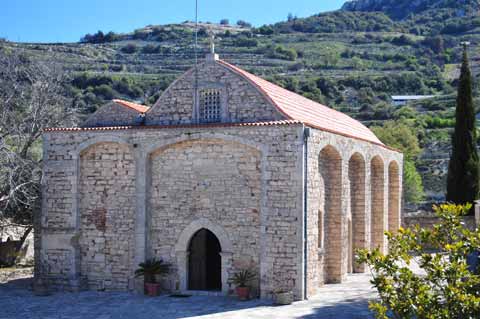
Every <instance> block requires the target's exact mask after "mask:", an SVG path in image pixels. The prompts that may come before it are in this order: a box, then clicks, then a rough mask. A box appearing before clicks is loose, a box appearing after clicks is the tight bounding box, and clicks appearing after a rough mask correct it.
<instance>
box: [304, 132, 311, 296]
mask: <svg viewBox="0 0 480 319" xmlns="http://www.w3.org/2000/svg"><path fill="white" fill-rule="evenodd" d="M309 137H310V128H309V127H304V129H303V297H304V299H307V258H308V254H307V245H308V243H307V221H308V220H307V213H308V211H307V199H308V198H307V197H308V196H307V195H308V193H307V186H308V138H309Z"/></svg>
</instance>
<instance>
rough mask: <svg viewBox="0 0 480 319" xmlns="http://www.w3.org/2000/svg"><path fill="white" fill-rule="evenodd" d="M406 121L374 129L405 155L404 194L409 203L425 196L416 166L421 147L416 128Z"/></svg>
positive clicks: (387, 142)
mask: <svg viewBox="0 0 480 319" xmlns="http://www.w3.org/2000/svg"><path fill="white" fill-rule="evenodd" d="M406 123H407V122H406V121H398V122H393V121H388V122H385V124H384V126H383V127H372V131H373V132H374V133H375V134H376V135H377V137H378V138H379V139H380V140H381V141H382V142H383V143H385V144H386V145H388V146H390V147H393V148H396V149H398V150H400V151H401V152H402V153H403V155H404V165H403V194H404V197H405V200H406V201H407V202H409V203H419V202H420V201H422V200H423V199H424V197H425V193H424V190H423V185H422V178H421V176H420V174H419V173H418V171H417V169H416V167H415V160H416V159H417V158H418V156H419V155H420V153H421V148H420V145H419V142H418V138H417V135H416V132H415V130H414V129H413V128H412V127H411V126H409V125H408V124H406Z"/></svg>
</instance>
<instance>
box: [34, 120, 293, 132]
mask: <svg viewBox="0 0 480 319" xmlns="http://www.w3.org/2000/svg"><path fill="white" fill-rule="evenodd" d="M293 124H302V123H301V122H300V121H295V120H283V121H269V122H251V123H209V124H177V125H141V126H99V127H50V128H45V129H44V130H43V131H44V132H78V131H119V130H134V129H137V130H138V129H140V130H142V129H143V130H148V129H175V128H215V127H245V126H278V125H293Z"/></svg>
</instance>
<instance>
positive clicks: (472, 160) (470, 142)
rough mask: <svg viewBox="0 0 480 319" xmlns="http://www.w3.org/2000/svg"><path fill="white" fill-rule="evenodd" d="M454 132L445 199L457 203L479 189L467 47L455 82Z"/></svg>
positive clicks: (474, 196) (470, 199)
mask: <svg viewBox="0 0 480 319" xmlns="http://www.w3.org/2000/svg"><path fill="white" fill-rule="evenodd" d="M455 114H456V115H455V117H456V123H455V131H454V134H453V136H452V155H451V158H450V163H449V166H448V177H447V201H451V202H453V203H457V204H465V203H473V201H475V200H477V199H478V195H479V190H480V166H479V165H480V163H479V158H478V152H477V145H476V143H477V130H476V119H475V111H474V106H473V95H472V74H471V72H470V66H469V63H468V55H467V48H466V46H465V50H464V54H463V64H462V69H461V75H460V81H459V84H458V97H457V108H456V112H455Z"/></svg>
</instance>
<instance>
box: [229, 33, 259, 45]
mask: <svg viewBox="0 0 480 319" xmlns="http://www.w3.org/2000/svg"><path fill="white" fill-rule="evenodd" d="M233 45H234V46H236V47H256V46H258V40H257V39H252V38H247V37H244V36H240V37H238V38H236V39H235V40H234V41H233Z"/></svg>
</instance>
